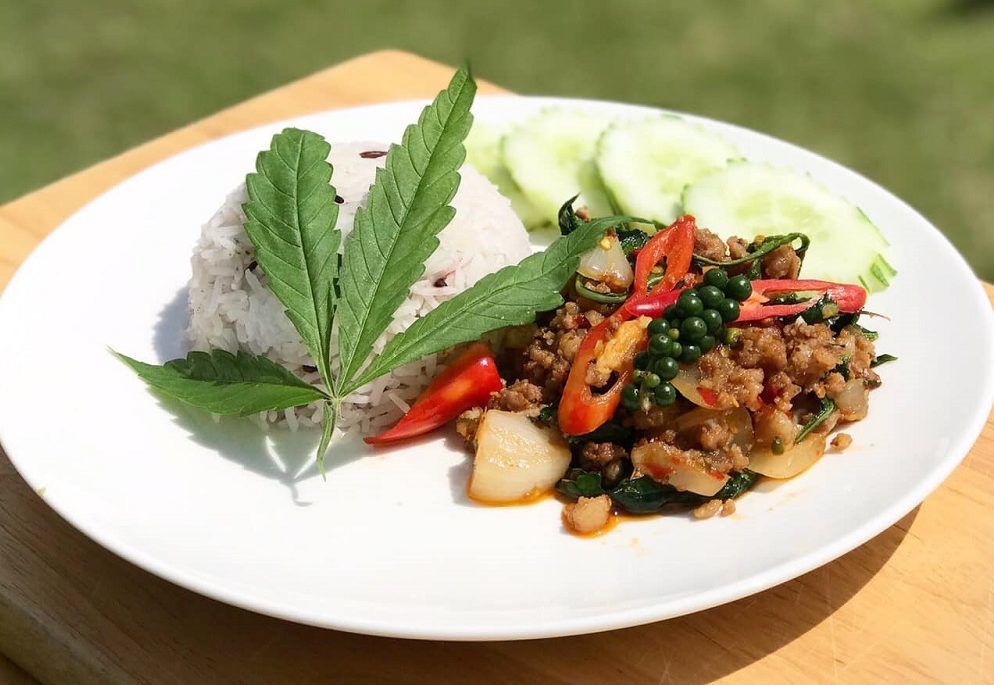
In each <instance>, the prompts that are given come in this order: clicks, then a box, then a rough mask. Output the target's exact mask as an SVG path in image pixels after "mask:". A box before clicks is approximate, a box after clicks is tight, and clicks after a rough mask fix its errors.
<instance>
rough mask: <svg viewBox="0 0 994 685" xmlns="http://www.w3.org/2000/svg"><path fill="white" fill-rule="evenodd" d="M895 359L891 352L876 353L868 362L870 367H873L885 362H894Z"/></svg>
mask: <svg viewBox="0 0 994 685" xmlns="http://www.w3.org/2000/svg"><path fill="white" fill-rule="evenodd" d="M896 361H897V357H895V356H894V355H892V354H878V355H877V356H876V357H874V358H873V361H872V362H870V368H871V369H875V368H877V367H878V366H880V365H881V364H886V363H887V362H896Z"/></svg>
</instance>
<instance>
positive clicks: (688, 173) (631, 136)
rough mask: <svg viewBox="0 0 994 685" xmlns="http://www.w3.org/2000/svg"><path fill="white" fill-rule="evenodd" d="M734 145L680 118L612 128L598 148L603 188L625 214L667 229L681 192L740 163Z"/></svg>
mask: <svg viewBox="0 0 994 685" xmlns="http://www.w3.org/2000/svg"><path fill="white" fill-rule="evenodd" d="M739 156H740V155H739V151H738V150H737V149H736V148H735V146H734V145H732V144H730V143H728V142H726V141H725V140H724V139H722V138H721V137H719V136H718V135H716V134H713V133H710V132H709V131H707V130H705V129H704V128H702V127H700V126H697V125H695V124H691V123H688V122H686V121H684V120H683V119H681V118H680V117H677V116H673V115H661V116H657V117H652V118H650V119H645V120H642V121H632V122H623V123H617V124H614V125H613V126H611V127H610V128H609V129H607V130H606V131H605V132H604V134H603V135H602V136H601V138H600V140H599V141H598V144H597V154H596V158H595V159H596V162H597V168H598V169H599V170H600V174H601V177H602V178H603V180H604V185H605V186H606V187H607V189H608V192H609V193H610V195H611V197H612V199H613V200H614V201H615V203H616V204H617V205H618V208H619V209H620V211H621V212H622V213H624V214H631V215H633V216H640V217H645V218H647V219H655V220H656V221H662V222H663V223H670V222H671V221H673V220H674V219H676V218H677V216H679V215H680V203H681V196H682V194H683V190H684V188H686V187H687V185H688V184H690V183H693V182H694V181H696V180H697V179H699V178H701V177H703V176H706V175H708V174H710V173H711V172H713V171H716V170H718V169H721V168H723V167H724V166H725V165H726V164H727V163H728V160H730V159H735V158H737V157H739Z"/></svg>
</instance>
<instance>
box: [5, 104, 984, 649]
mask: <svg viewBox="0 0 994 685" xmlns="http://www.w3.org/2000/svg"><path fill="white" fill-rule="evenodd" d="M557 103H558V104H562V101H560V100H552V99H546V98H519V97H506V98H481V99H480V100H479V101H478V102H477V104H476V106H475V108H474V111H475V113H476V115H477V117H478V118H480V119H484V120H502V119H509V118H510V119H516V118H520V117H523V116H525V115H527V114H529V113H531V112H534V111H536V110H537V109H539V108H541V107H543V106H547V105H550V104H557ZM422 104H423V103H398V104H390V105H383V106H375V107H365V108H361V109H352V110H344V111H337V112H328V113H325V114H319V115H314V116H307V117H299V118H297V119H294V120H292V121H288V122H285V124H287V125H289V124H293V125H296V126H300V127H304V128H309V129H313V130H316V131H318V132H321V133H323V134H324V135H326V136H327V137H328V138H329V139H330V140H349V139H370V138H372V139H387V140H397V139H399V137H400V134H401V132H402V130H403V126H404V125H405V124H407V123H408V122H410V121H413V120H414V119H415V118H416V116H417V114H418V112H419V109H420V107H421V106H422ZM568 104H570V105H572V106H577V107H583V108H589V109H591V110H598V111H604V112H610V113H617V114H622V115H633V114H634V115H638V114H644V113H649V112H652V111H655V110H648V109H645V108H636V107H631V106H626V105H617V104H609V103H599V102H587V101H568ZM696 120H697V121H700V123H702V124H704V125H705V126H707V127H709V128H713V129H715V130H717V131H719V132H720V133H722V134H724V135H725V136H726V137H728V138H729V139H730V140H732V141H733V142H734V143H736V144H737V145H738V146H739V147H740V149H741V150H742V151H743V153H744V154H745V155H746V156H747V157H749V158H752V159H755V160H768V161H770V162H773V163H775V164H778V165H784V166H789V167H793V168H796V169H798V170H802V171H807V172H810V173H811V174H812V176H814V177H815V178H816V179H817V180H819V181H821V182H823V183H824V184H825V185H827V186H828V187H829V188H831V189H833V190H834V191H836V192H838V193H840V194H842V195H844V196H845V197H847V198H849V199H850V200H852V201H853V202H855V203H856V204H858V205H859V206H860V207H862V208H863V209H864V210H865V211H866V212H867V214H869V216H870V218H871V219H872V220H873V221H874V222H876V223H877V225H879V226H880V227H881V229H882V230H883V232H884V234H885V235H886V237H887V238H888V239H889V240H890V241H891V242H892V243H893V248H892V252H891V255H890V256H891V257H892V261H893V263H894V265H895V266H896V267H897V269H898V270H899V272H900V274H899V276H898V277H897V278H896V280H895V281H894V285H893V286H892V287H891V288H890V289H889V290H887V291H886V292H884V293H883V294H880V295H874V296H873V297H872V298H871V300H870V307H871V308H872V309H874V310H877V311H880V312H886V313H887V314H889V315H890V316H891V317H892V321H890V322H883V321H879V320H874V321H873V326H874V327H875V328H879V329H880V331H881V338H880V342H879V348H880V350H881V351H886V352H890V353H892V354H896V355H897V356H898V357H900V361H899V362H897V363H894V364H891V365H888V366H886V367H884V368H883V369H882V375H883V377H884V381H885V382H884V385H883V387H882V388H880V389H879V390H877V391H875V392H874V393H873V398H872V403H871V411H870V416H869V418H868V419H867V420H866V421H864V422H862V423H859V424H857V425H855V426H854V427H853V428H852V429H851V430H850V432H851V433H852V435H853V437H854V438H855V443H854V445H853V447H852V448H850V449H849V450H847V451H846V452H844V453H842V454H829V455H828V456H826V457H825V458H824V459H822V461H821V462H820V463H818V464H817V465H816V466H815V467H814V468H812V469H810V470H809V471H807V472H806V473H804V474H803V475H801V476H800V477H798V478H796V479H794V480H791V481H787V482H782V483H780V484H777V485H772V484H770V483H764V484H763V485H761V486H760V487H759V488H758V490H757V491H756V492H753V493H751V494H749V495H747V496H745V497H744V498H742V499H741V500H739V502H738V513H736V514H735V515H734V516H732V517H729V518H726V519H714V520H710V521H706V522H698V521H694V520H692V519H691V518H690V517H689V516H686V515H674V516H666V517H656V518H652V519H650V520H647V521H640V522H636V523H631V524H623V525H621V526H620V527H619V528H617V529H615V530H614V531H613V532H611V533H610V534H608V535H605V536H602V537H600V538H597V539H579V538H576V537H573V536H570V535H568V534H566V533H564V532H563V530H562V528H561V525H560V519H559V510H560V505H559V504H558V503H557V502H555V501H544V502H540V503H538V504H535V505H533V506H528V507H508V508H487V507H481V506H476V505H474V504H472V503H470V502H469V501H468V500H467V499H466V497H465V495H464V485H465V482H466V478H467V475H468V468H467V467H468V465H469V460H468V459H467V457H466V455H465V454H464V453H463V451H462V450H461V448H460V446H459V444H458V441H457V440H456V439H454V438H453V437H451V436H450V435H448V434H447V433H446V432H445V431H443V432H442V433H441V434H439V435H437V436H436V437H433V438H431V439H429V440H424V441H422V442H419V443H416V444H412V445H409V446H405V447H403V448H399V449H394V450H391V451H381V452H377V453H375V454H372V453H370V452H369V451H367V450H366V449H364V448H363V447H361V446H360V445H356V444H351V445H342V444H338V445H336V446H335V447H334V448H333V454H332V456H331V460H332V463H333V464H334V466H333V467H332V469H331V471H330V473H329V475H328V480H327V482H322V480H321V479H320V478H318V477H316V476H313V475H309V476H307V477H306V478H302V477H300V476H298V475H297V474H298V473H300V472H301V471H306V469H304V467H305V466H306V464H307V461H308V459H309V458H310V454H311V452H312V451H313V447H314V443H315V441H316V436H313V435H297V436H289V434H287V433H284V432H280V433H278V434H277V437H276V439H275V440H274V439H273V438H267V436H266V435H264V434H263V433H261V432H259V431H258V430H257V429H256V428H254V427H253V425H252V424H251V423H249V422H248V421H246V420H237V419H232V420H224V421H222V422H221V423H220V424H214V423H213V422H212V421H211V419H210V418H209V417H207V416H205V415H203V414H200V413H198V412H196V411H189V410H186V411H184V410H178V411H177V410H176V409H175V408H172V409H171V410H170V409H169V408H166V407H164V406H163V405H161V404H160V403H159V402H157V401H156V399H155V398H154V397H153V396H152V395H151V394H149V392H148V391H147V390H146V389H145V386H144V385H143V384H142V383H141V382H140V381H139V380H138V379H137V378H136V377H135V376H134V375H133V374H132V373H131V372H130V371H129V370H128V369H126V368H125V367H124V366H123V365H122V364H120V363H119V362H117V361H115V360H114V359H113V358H112V357H111V356H110V355H109V354H108V353H107V346H112V347H114V348H115V349H118V350H121V351H123V352H125V353H127V354H129V355H131V356H134V357H137V358H139V359H143V360H159V361H165V360H166V359H169V358H173V357H176V356H179V355H181V353H182V352H183V350H182V349H181V343H180V340H181V330H182V326H183V322H184V318H185V297H186V295H185V290H184V288H185V285H186V281H187V278H188V275H189V272H188V270H189V256H190V252H191V249H192V246H193V244H194V242H195V241H196V239H197V237H198V235H199V231H200V225H201V223H202V222H203V221H205V220H206V219H207V218H208V217H210V216H211V214H212V213H213V211H214V209H215V208H216V207H217V206H218V205H219V204H220V203H221V201H222V200H223V199H224V197H225V194H226V193H227V192H228V191H229V190H230V189H231V188H232V187H233V186H235V185H236V184H237V183H238V182H239V181H240V180H241V179H242V178H243V177H244V174H245V173H246V172H247V171H248V170H250V169H251V168H252V166H253V162H254V159H255V155H256V153H257V151H258V150H261V149H264V148H266V147H267V146H268V143H269V138H270V136H271V135H272V133H273V132H275V131H278V130H280V129H281V128H282V126H283V124H274V125H270V126H265V127H262V128H259V129H255V130H252V131H248V132H245V133H241V134H238V135H234V136H230V137H228V138H224V139H222V140H219V141H216V142H213V143H209V144H206V145H203V146H201V147H198V148H195V149H193V150H190V151H188V152H185V153H183V154H180V155H178V156H176V157H173V158H171V159H168V160H166V161H164V162H162V163H160V164H157V165H156V166H154V167H152V168H150V169H148V170H146V171H144V172H142V173H140V174H138V175H137V176H135V177H133V178H131V179H129V180H128V181H126V182H125V183H122V184H121V185H119V186H117V187H116V188H114V189H113V190H111V191H109V192H108V193H106V194H105V195H103V196H102V197H100V198H98V199H97V200H95V201H94V202H92V203H91V204H90V205H88V206H87V207H86V208H84V209H83V210H81V211H80V212H78V213H77V214H76V215H75V216H73V217H72V218H70V219H69V220H68V221H67V222H66V223H65V224H64V225H63V226H61V227H60V228H59V229H58V230H57V231H55V232H54V233H53V234H52V235H51V236H50V237H49V238H48V239H47V240H45V242H44V243H43V244H42V245H41V247H39V248H38V250H37V251H35V253H34V254H33V255H32V256H31V257H30V259H28V261H27V262H26V263H25V264H24V266H23V267H22V268H21V269H20V271H19V272H18V273H17V275H16V276H15V277H14V280H13V281H12V282H11V283H10V285H9V286H8V287H7V290H6V292H5V293H4V294H3V297H2V299H0V331H2V335H0V379H2V380H0V388H2V389H0V438H2V442H3V445H4V448H5V449H6V450H7V453H8V454H9V456H10V458H11V459H12V460H13V462H14V464H15V466H16V467H17V469H18V470H19V471H20V472H21V474H22V475H23V476H24V478H25V479H26V480H27V482H28V483H29V484H30V485H31V486H32V487H33V488H35V489H36V490H38V491H39V492H40V493H43V494H42V496H43V498H44V499H45V501H47V502H48V503H49V504H50V505H51V506H52V507H53V508H54V509H55V510H56V511H58V512H59V513H60V514H61V515H62V516H64V517H65V518H66V519H67V520H68V521H69V522H70V523H72V524H73V525H74V526H76V527H78V528H79V529H80V530H82V531H83V532H84V533H86V534H87V535H89V536H90V537H92V538H93V539H94V540H96V541H98V542H99V543H100V544H102V545H104V546H105V547H107V548H109V549H111V550H113V551H114V552H116V553H117V554H119V555H121V556H122V557H124V558H126V559H128V560H130V561H132V562H134V563H135V564H138V565H139V566H142V567H143V568H146V569H148V570H149V571H152V572H153V573H156V574H158V575H160V576H162V577H164V578H167V579H169V580H171V581H173V582H175V583H178V584H180V585H183V586H186V587H188V588H190V589H192V590H195V591H197V592H201V593H203V594H205V595H209V596H211V597H215V598H217V599H220V600H223V601H226V602H230V603H232V604H237V605H240V606H243V607H246V608H249V609H253V610H256V611H260V612H264V613H267V614H272V615H275V616H280V617H283V618H288V619H292V620H295V621H301V622H304V623H311V624H315V625H319V626H327V627H331V628H339V629H343V630H350V631H356V632H363V633H373V634H380V635H393V636H402V637H416V638H438V639H455V640H476V639H515V638H532V637H547V636H557V635H567V634H573V633H583V632H591V631H597V630H607V629H611V628H619V627H623V626H630V625H635V624H639V623H646V622H649V621H655V620H659V619H664V618H668V617H671V616H676V615H679V614H684V613H687V612H691V611H696V610H699V609H704V608H706V607H709V606H713V605H715V604H720V603H722V602H727V601H730V600H733V599H736V598H738V597H742V596H744V595H748V594H750V593H753V592H757V591H759V590H762V589H764V588H768V587H770V586H772V585H776V584H777V583H781V582H783V581H785V580H788V579H790V578H793V577H795V576H797V575H799V574H802V573H804V572H806V571H808V570H810V569H812V568H815V567H817V566H819V565H820V564H824V563H826V562H827V561H830V560H831V559H834V558H836V557H838V556H839V555H841V554H843V553H845V552H846V551H848V550H850V549H852V548H853V547H856V546H857V545H859V544H861V543H863V542H865V541H866V540H868V539H869V538H871V537H872V536H874V535H876V534H877V533H879V532H880V531H882V530H883V529H885V528H886V527H887V526H889V525H891V524H892V523H894V522H895V521H897V520H898V519H899V518H900V517H901V516H903V515H904V514H906V513H907V512H908V511H910V510H911V509H912V508H913V507H914V506H915V505H916V504H918V503H919V502H921V501H922V499H923V498H924V497H925V496H926V495H927V494H928V493H929V492H930V491H931V490H933V489H934V488H935V487H936V486H938V485H939V483H940V482H941V481H942V480H943V479H944V478H945V477H946V476H947V475H948V474H949V473H950V471H952V469H953V468H954V467H955V466H956V465H957V464H958V463H959V461H960V460H961V459H962V458H963V456H964V455H965V454H966V452H967V450H968V449H969V447H970V446H971V445H972V444H973V441H974V439H975V438H976V436H977V434H978V433H979V431H980V428H981V426H982V424H983V421H984V419H985V417H986V416H987V412H988V410H989V408H990V406H991V401H992V395H994V383H992V369H994V365H992V359H991V357H992V350H994V336H992V317H991V310H990V306H989V304H988V302H987V299H986V297H985V296H984V294H983V292H982V290H981V288H980V286H979V285H978V282H977V280H976V278H975V277H974V276H973V275H972V274H971V272H970V270H969V268H968V267H967V266H966V264H965V263H964V261H963V260H962V258H961V257H960V256H959V255H958V254H957V253H956V252H955V251H954V249H953V248H952V247H951V246H950V244H949V243H948V242H947V241H946V240H945V239H944V238H943V237H942V236H941V235H940V234H939V232H938V231H937V230H936V229H935V228H933V227H932V226H931V225H930V224H929V223H928V222H927V221H926V220H925V219H924V218H922V217H921V216H920V215H919V214H917V213H916V212H915V211H914V210H912V209H911V208H910V207H908V206H907V205H906V204H904V203H903V202H901V201H900V200H898V199H897V198H896V197H894V196H893V195H891V194H890V193H888V192H886V191H885V190H883V189H881V188H880V187H879V186H877V185H875V184H873V183H871V182H870V181H867V180H866V179H864V178H862V177H860V176H858V175H857V174H855V173H853V172H851V171H848V170H847V169H845V168H843V167H841V166H839V165H838V164H835V163H833V162H830V161H828V160H825V159H823V158H821V157H819V156H817V155H814V154H812V153H810V152H806V151H804V150H801V149H799V148H797V147H794V146H792V145H789V144H787V143H783V142H780V141H777V140H774V139H772V138H769V137H767V136H764V135H760V134H757V133H754V132H751V131H747V130H744V129H741V128H737V127H734V126H729V125H727V124H720V123H717V122H713V121H708V120H703V119H696ZM847 430H848V429H847ZM311 473H313V472H311Z"/></svg>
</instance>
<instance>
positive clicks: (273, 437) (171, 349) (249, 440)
mask: <svg viewBox="0 0 994 685" xmlns="http://www.w3.org/2000/svg"><path fill="white" fill-rule="evenodd" d="M187 316H188V311H187V289H186V288H182V289H181V290H179V291H178V292H177V293H176V295H175V297H173V299H172V300H170V301H169V303H168V304H166V305H165V306H164V307H163V308H162V310H161V311H160V312H159V319H158V321H157V322H156V324H155V330H154V337H153V347H154V349H155V354H156V356H157V357H158V362H159V363H160V364H162V363H165V362H166V361H168V360H170V359H176V358H178V357H183V356H185V355H186V350H185V346H184V340H183V339H184V330H185V328H186V322H187ZM152 392H153V394H154V395H155V396H156V397H157V399H158V400H159V405H160V406H161V407H162V408H163V409H165V410H166V411H168V412H169V413H170V414H172V416H173V420H174V421H175V423H176V424H177V425H178V426H180V427H181V428H183V429H184V430H185V431H186V432H187V433H188V434H189V437H190V439H191V440H192V441H194V442H196V443H197V444H200V445H203V446H204V447H208V448H210V449H212V450H214V451H215V452H217V453H218V454H219V455H221V456H222V457H224V458H225V459H228V460H229V461H232V462H235V463H236V464H238V465H240V466H241V467H242V468H244V469H246V470H248V471H252V472H253V473H257V474H259V475H261V476H265V477H266V478H270V479H272V480H275V481H277V482H279V483H280V484H282V485H285V486H286V487H287V489H288V490H289V491H290V496H291V497H292V498H293V501H294V503H295V504H297V505H299V506H307V505H308V504H310V503H309V502H307V501H305V500H303V499H302V498H301V496H300V492H299V489H298V487H297V486H298V484H299V483H300V482H301V481H303V480H306V479H309V478H313V477H315V476H317V475H318V471H317V465H316V464H315V462H314V453H315V451H316V450H317V444H318V439H319V437H320V436H319V434H318V432H317V431H312V430H302V431H296V432H294V431H290V430H289V429H287V428H286V427H284V426H274V427H271V428H270V429H268V430H266V429H263V428H261V427H260V426H259V425H258V424H256V423H254V422H253V421H252V420H251V419H248V418H240V417H236V416H221V417H215V416H213V415H211V414H209V413H207V412H205V411H201V410H199V409H195V408H193V407H190V406H189V405H186V404H184V403H182V402H179V401H177V400H174V399H172V398H169V397H166V396H164V395H162V394H160V393H156V392H154V391H152ZM364 452H365V449H364V446H363V445H362V444H361V443H359V442H358V441H355V440H352V441H344V442H343V441H341V440H336V441H335V442H334V444H333V445H332V447H331V449H330V450H329V452H328V457H327V459H326V461H325V464H326V469H327V470H328V471H329V472H330V471H333V470H334V469H336V468H339V467H341V466H344V465H345V464H349V463H351V462H353V461H355V460H357V459H359V458H360V457H361V456H363V454H364Z"/></svg>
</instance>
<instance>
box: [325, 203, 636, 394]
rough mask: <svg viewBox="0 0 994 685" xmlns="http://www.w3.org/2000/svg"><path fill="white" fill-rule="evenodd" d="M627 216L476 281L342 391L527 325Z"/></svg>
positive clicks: (594, 225) (594, 224)
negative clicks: (427, 357) (491, 333)
mask: <svg viewBox="0 0 994 685" xmlns="http://www.w3.org/2000/svg"><path fill="white" fill-rule="evenodd" d="M630 220H632V217H627V216H617V217H605V218H603V219H597V220H595V221H590V222H586V223H584V224H582V225H581V226H580V227H579V228H577V229H575V230H574V231H573V232H572V233H570V234H569V235H568V236H563V237H561V238H559V239H557V240H556V241H555V242H554V243H552V245H550V246H549V247H548V249H546V250H544V251H543V252H539V253H536V254H533V255H531V256H529V257H525V258H524V259H523V260H521V262H520V263H518V264H516V265H512V266H505V267H504V268H503V269H501V270H500V271H497V272H495V273H492V274H489V275H488V276H485V277H484V278H482V279H480V281H478V282H477V283H476V284H475V285H474V286H473V287H472V288H470V289H468V290H464V291H463V292H462V293H460V294H458V295H456V296H455V297H453V298H452V299H451V300H448V301H447V302H443V303H442V304H441V305H439V306H438V307H437V308H436V309H434V310H433V311H432V312H431V313H429V314H428V315H427V316H424V317H422V318H420V319H418V320H417V321H415V322H414V323H413V324H411V326H410V327H409V328H408V329H407V330H406V331H403V332H402V333H399V334H397V336H396V337H394V338H393V339H392V340H391V341H390V342H389V343H387V346H386V348H385V349H384V350H383V352H382V353H381V354H380V355H379V356H378V357H376V358H375V359H374V360H373V362H372V364H370V365H369V367H367V368H366V370H365V371H364V372H363V373H362V374H360V376H359V377H358V378H357V379H356V380H355V381H353V382H352V383H351V384H349V386H348V387H347V388H346V390H345V391H344V392H342V394H343V395H345V394H348V393H350V392H353V391H355V390H356V389H357V388H360V387H362V386H363V385H365V384H366V383H368V382H370V381H371V380H373V379H374V378H378V377H379V376H382V375H383V374H385V373H388V372H389V371H391V370H392V369H395V368H397V367H398V366H401V365H403V364H406V363H408V362H410V361H414V360H415V359H421V358H422V357H424V356H425V355H428V354H432V353H434V352H438V351H440V350H444V349H447V348H449V347H452V346H453V345H458V344H459V343H464V342H469V341H471V340H478V339H479V337H480V336H481V335H483V334H484V333H487V332H489V331H493V330H496V329H498V328H504V327H506V326H518V325H521V324H526V323H530V322H531V321H534V320H535V315H536V313H538V312H542V311H548V310H550V309H555V308H556V307H558V306H559V305H561V304H562V303H563V297H562V295H561V294H560V290H561V289H562V287H563V285H564V284H565V283H566V281H567V280H568V279H569V277H570V276H572V275H573V273H574V272H575V271H576V267H577V265H578V264H579V262H580V256H581V255H582V254H583V253H584V252H587V251H588V250H590V249H591V248H592V247H593V246H594V245H596V244H597V241H598V240H600V239H601V237H602V236H603V234H604V231H605V230H606V229H607V228H609V227H611V226H616V225H618V224H619V223H623V222H625V221H630ZM343 325H344V323H343Z"/></svg>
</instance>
